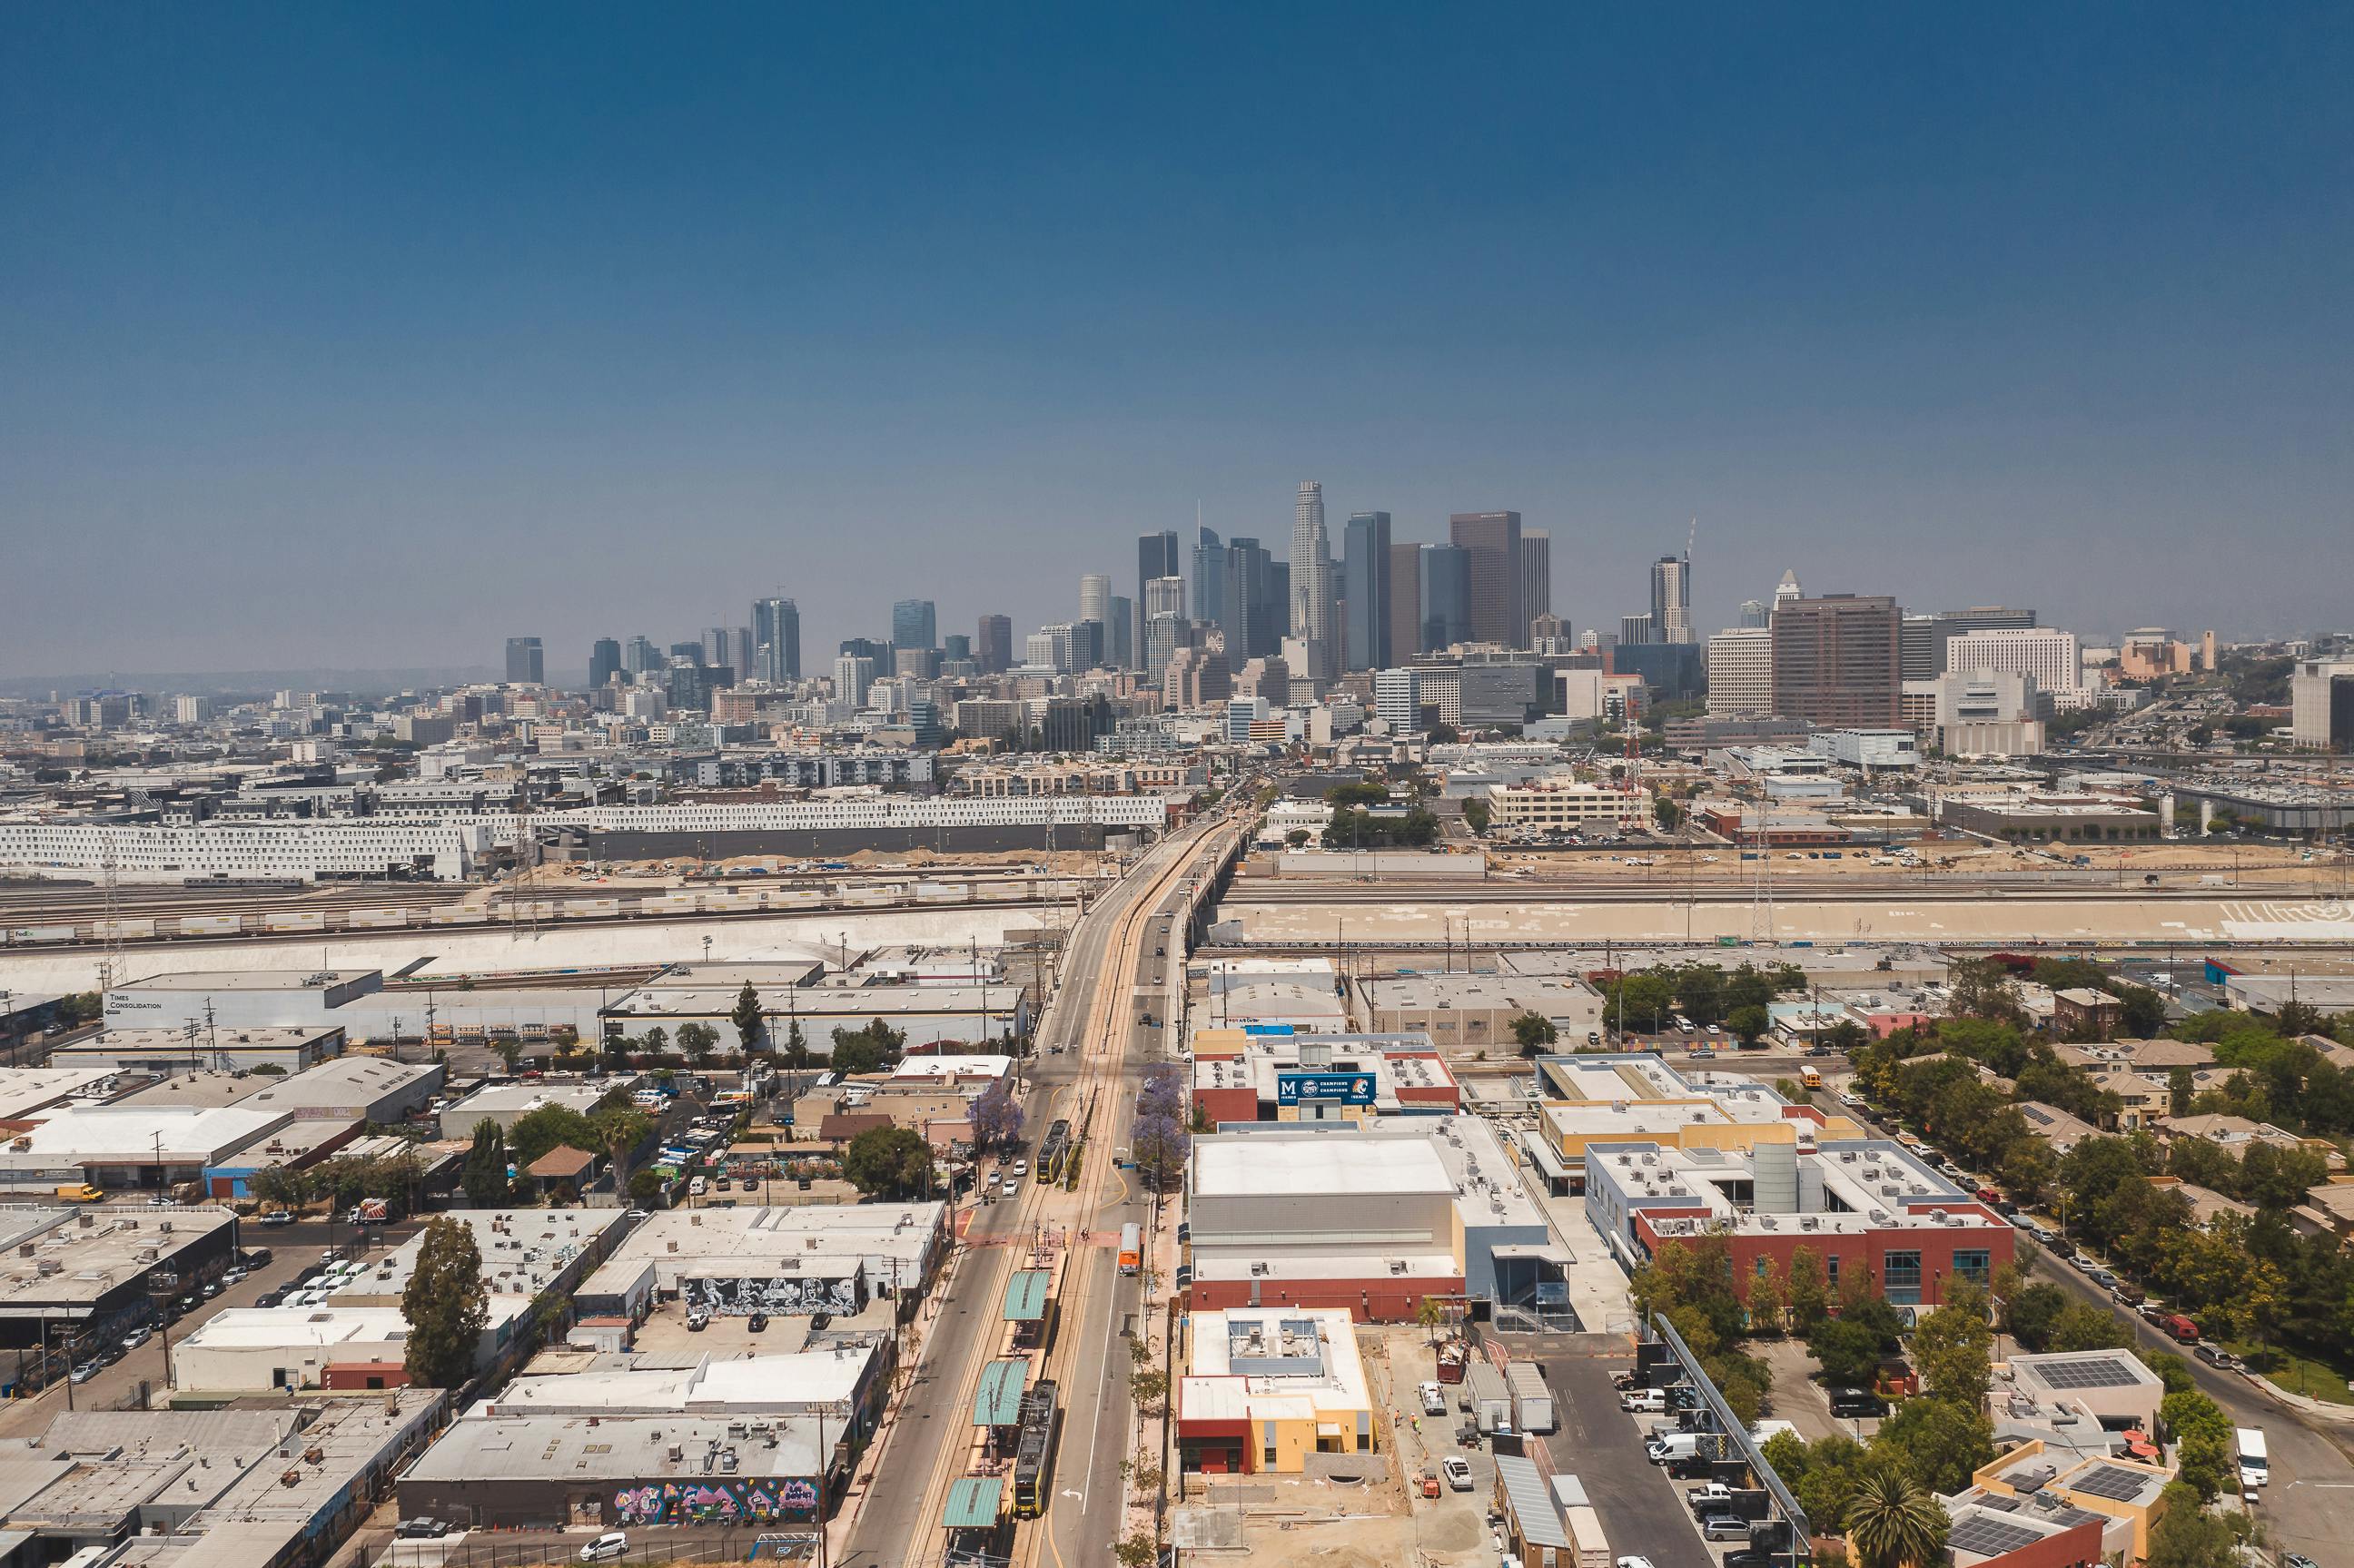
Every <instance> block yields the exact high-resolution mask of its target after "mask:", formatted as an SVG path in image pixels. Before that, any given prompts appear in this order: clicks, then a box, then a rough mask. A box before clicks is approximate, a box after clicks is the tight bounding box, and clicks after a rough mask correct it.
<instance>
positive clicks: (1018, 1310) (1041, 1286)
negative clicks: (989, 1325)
mask: <svg viewBox="0 0 2354 1568" xmlns="http://www.w3.org/2000/svg"><path fill="white" fill-rule="evenodd" d="M1053 1280H1054V1276H1053V1275H1051V1274H1049V1273H1048V1272H1047V1271H1046V1270H1044V1269H1043V1268H1017V1269H1015V1270H1014V1271H1013V1278H1011V1279H1009V1280H1007V1281H1006V1282H1005V1320H1006V1321H1007V1322H1009V1323H1035V1322H1038V1321H1040V1320H1041V1319H1044V1317H1045V1316H1046V1287H1047V1286H1048V1285H1049V1284H1050V1283H1052V1282H1053Z"/></svg>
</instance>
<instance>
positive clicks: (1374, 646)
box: [1341, 512, 1394, 670]
mask: <svg viewBox="0 0 2354 1568" xmlns="http://www.w3.org/2000/svg"><path fill="white" fill-rule="evenodd" d="M1341 545H1342V558H1343V559H1344V560H1346V561H1347V562H1348V570H1349V608H1348V615H1347V617H1346V623H1347V625H1346V636H1345V637H1344V639H1343V641H1345V642H1346V644H1347V646H1346V647H1345V648H1344V649H1343V650H1342V655H1343V662H1345V663H1346V664H1347V665H1348V667H1349V668H1350V669H1352V670H1379V669H1384V668H1385V667H1387V666H1388V665H1389V664H1390V663H1392V662H1394V660H1393V657H1392V655H1391V652H1390V598H1391V593H1390V514H1388V513H1386V512H1359V513H1355V514H1352V515H1351V516H1350V518H1349V521H1348V524H1347V526H1346V527H1345V528H1344V529H1343V530H1342V533H1341Z"/></svg>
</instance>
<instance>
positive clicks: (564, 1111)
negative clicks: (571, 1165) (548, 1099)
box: [507, 1106, 605, 1171]
mask: <svg viewBox="0 0 2354 1568" xmlns="http://www.w3.org/2000/svg"><path fill="white" fill-rule="evenodd" d="M604 1147H605V1140H604V1139H602V1138H601V1137H600V1136H599V1134H598V1132H597V1129H596V1128H593V1127H591V1126H590V1125H589V1123H588V1118H587V1117H585V1116H582V1115H581V1114H580V1113H579V1112H578V1111H577V1110H574V1109H573V1108H572V1107H570V1106H542V1107H539V1108H538V1109H537V1110H535V1111H533V1112H531V1113H530V1114H528V1115H526V1116H521V1117H518V1118H515V1124H514V1131H513V1132H512V1133H510V1134H508V1136H507V1149H508V1152H509V1153H510V1154H511V1155H512V1157H513V1158H514V1163H515V1169H517V1170H518V1171H520V1170H522V1169H523V1168H524V1167H525V1166H526V1165H529V1164H530V1163H531V1162H532V1161H534V1160H537V1159H538V1158H539V1157H540V1156H541V1155H543V1154H546V1152H547V1151H548V1150H551V1149H566V1148H569V1149H602V1148H604Z"/></svg>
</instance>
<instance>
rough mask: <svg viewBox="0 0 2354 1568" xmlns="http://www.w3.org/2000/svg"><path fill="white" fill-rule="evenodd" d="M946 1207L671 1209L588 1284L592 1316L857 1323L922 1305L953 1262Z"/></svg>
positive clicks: (586, 1299)
mask: <svg viewBox="0 0 2354 1568" xmlns="http://www.w3.org/2000/svg"><path fill="white" fill-rule="evenodd" d="M948 1226H949V1205H948V1204H946V1203H812V1204H796V1205H793V1206H791V1207H787V1208H769V1207H758V1208H754V1207H743V1208H735V1209H667V1210H663V1211H661V1212H659V1213H652V1214H649V1215H647V1216H646V1217H645V1219H644V1220H642V1221H641V1222H640V1223H639V1224H638V1225H637V1227H636V1228H635V1229H634V1230H632V1231H631V1233H630V1234H629V1235H628V1237H627V1238H626V1239H624V1240H623V1241H622V1243H621V1244H620V1246H619V1247H617V1248H616V1249H615V1250H614V1253H613V1255H612V1256H611V1257H610V1259H609V1260H608V1261H606V1262H605V1263H604V1265H603V1266H601V1267H599V1269H598V1270H597V1271H596V1272H595V1273H594V1274H592V1275H590V1276H588V1278H587V1279H586V1280H585V1281H583V1282H582V1284H581V1285H580V1287H579V1289H578V1292H577V1293H576V1296H575V1300H576V1304H577V1305H578V1308H579V1310H580V1312H581V1314H582V1315H583V1316H584V1317H606V1318H624V1319H643V1318H644V1317H645V1316H646V1314H647V1313H648V1312H650V1311H651V1310H652V1307H653V1303H654V1301H655V1300H656V1298H676V1299H680V1300H683V1301H685V1302H686V1303H687V1304H688V1305H690V1306H694V1307H700V1308H703V1309H704V1310H705V1311H707V1312H710V1313H712V1314H713V1315H715V1316H738V1317H740V1316H748V1315H749V1314H751V1313H753V1312H765V1313H769V1314H771V1315H788V1316H790V1315H801V1316H809V1315H811V1314H815V1313H820V1312H822V1313H826V1314H828V1315H830V1316H836V1317H847V1316H849V1315H851V1314H854V1313H855V1312H857V1311H859V1310H860V1309H861V1308H864V1306H865V1304H866V1303H867V1301H868V1300H869V1299H871V1298H877V1297H880V1298H890V1299H894V1300H898V1301H901V1302H902V1303H906V1302H912V1301H914V1300H915V1299H917V1298H919V1297H920V1296H921V1295H922V1293H923V1291H924V1289H925V1287H927V1286H928V1284H929V1283H930V1281H931V1277H932V1275H933V1274H934V1272H935V1271H936V1270H937V1269H938V1267H939V1266H940V1264H941V1263H942V1262H943V1261H944V1260H945V1259H946V1257H947V1256H948V1249H949V1229H948Z"/></svg>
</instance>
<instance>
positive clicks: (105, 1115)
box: [0, 1104, 356, 1192]
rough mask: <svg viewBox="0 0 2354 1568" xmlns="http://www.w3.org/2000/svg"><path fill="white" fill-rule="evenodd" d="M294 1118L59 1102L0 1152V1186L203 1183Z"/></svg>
mask: <svg viewBox="0 0 2354 1568" xmlns="http://www.w3.org/2000/svg"><path fill="white" fill-rule="evenodd" d="M293 1119H294V1115H293V1113H292V1111H288V1110H254V1109H249V1108H248V1107H245V1106H242V1105H232V1106H187V1107H176V1106H169V1105H163V1106H148V1105H137V1104H122V1105H105V1106H96V1105H87V1104H75V1105H69V1106H65V1107H58V1108H57V1109H54V1110H52V1111H49V1112H47V1113H45V1114H44V1116H43V1118H42V1119H41V1121H40V1122H39V1124H38V1125H37V1126H35V1127H33V1128H30V1129H29V1130H27V1131H24V1132H20V1133H18V1134H17V1135H16V1137H15V1138H14V1139H10V1140H9V1142H8V1145H7V1147H6V1148H5V1150H0V1188H16V1189H18V1190H26V1189H31V1190H35V1191H38V1190H39V1189H42V1188H45V1187H47V1188H54V1187H57V1186H60V1185H63V1184H66V1183H69V1182H78V1181H87V1182H89V1183H90V1185H91V1186H94V1187H101V1188H104V1189H106V1190H107V1191H109V1192H120V1191H133V1190H136V1191H147V1192H155V1191H159V1190H161V1189H164V1188H167V1187H176V1186H181V1185H184V1184H186V1183H188V1182H198V1181H205V1180H206V1179H207V1177H208V1176H209V1174H210V1173H211V1172H212V1171H213V1170H214V1169H215V1168H216V1167H218V1166H222V1165H224V1164H226V1163H227V1162H228V1161H229V1160H230V1157H231V1156H233V1155H236V1154H238V1153H239V1151H240V1150H245V1149H246V1148H248V1147H249V1146H251V1145H253V1144H257V1143H260V1142H263V1141H265V1140H266V1139H268V1138H269V1137H270V1135H271V1134H273V1133H276V1132H278V1131H280V1130H281V1128H285V1127H286V1126H287V1125H288V1124H290V1123H291V1122H292V1121H293ZM355 1130H356V1129H355Z"/></svg>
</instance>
